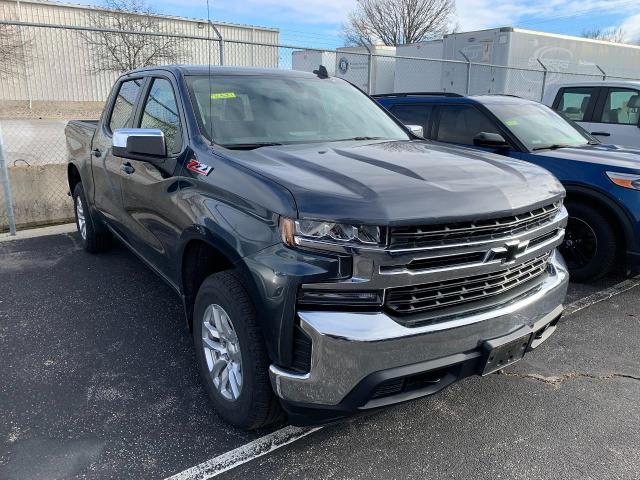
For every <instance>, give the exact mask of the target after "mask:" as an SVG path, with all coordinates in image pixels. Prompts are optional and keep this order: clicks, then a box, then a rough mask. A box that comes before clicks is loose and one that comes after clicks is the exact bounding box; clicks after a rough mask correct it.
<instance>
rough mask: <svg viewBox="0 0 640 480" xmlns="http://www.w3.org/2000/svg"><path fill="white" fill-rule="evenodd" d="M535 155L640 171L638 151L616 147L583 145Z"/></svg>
mask: <svg viewBox="0 0 640 480" xmlns="http://www.w3.org/2000/svg"><path fill="white" fill-rule="evenodd" d="M535 155H538V156H541V157H550V158H559V159H563V160H575V161H578V162H588V163H597V164H600V165H606V166H610V167H616V168H623V169H631V170H635V171H637V170H640V150H639V149H634V148H630V147H621V146H618V145H604V144H602V145H585V146H583V147H567V148H559V149H557V150H541V151H539V152H535Z"/></svg>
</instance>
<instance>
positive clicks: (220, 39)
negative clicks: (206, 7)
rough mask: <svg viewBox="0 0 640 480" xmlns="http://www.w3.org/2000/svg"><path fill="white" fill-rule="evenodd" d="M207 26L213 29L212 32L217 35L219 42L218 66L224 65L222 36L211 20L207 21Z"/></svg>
mask: <svg viewBox="0 0 640 480" xmlns="http://www.w3.org/2000/svg"><path fill="white" fill-rule="evenodd" d="M209 25H210V26H211V28H212V29H213V31H214V32H215V33H216V35H218V41H219V42H220V65H224V39H223V38H222V34H221V33H220V30H218V29H217V28H216V26H215V25H214V24H213V22H212V21H211V20H209Z"/></svg>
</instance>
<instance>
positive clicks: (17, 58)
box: [0, 21, 616, 231]
mask: <svg viewBox="0 0 640 480" xmlns="http://www.w3.org/2000/svg"><path fill="white" fill-rule="evenodd" d="M0 27H1V28H4V29H5V32H7V31H9V30H8V29H10V30H11V31H13V32H15V34H16V35H19V37H16V38H19V39H20V44H19V48H17V50H19V51H16V54H15V55H14V56H13V57H12V60H11V62H12V63H11V64H10V65H4V66H3V67H4V68H2V67H0V135H2V137H3V142H1V141H0V145H2V144H3V143H4V155H0V162H3V161H4V163H5V167H6V168H4V169H3V168H0V176H2V174H3V173H2V172H3V171H4V172H7V176H8V181H9V185H10V187H11V188H10V189H11V192H12V196H11V198H7V197H6V192H5V189H4V188H0V231H6V230H8V229H9V225H10V223H11V222H10V221H9V220H10V219H9V212H8V208H7V205H8V203H7V202H11V205H12V207H13V213H14V220H15V223H16V224H17V226H18V228H28V227H32V226H38V225H48V224H55V223H61V222H66V221H70V220H72V219H73V209H72V202H71V199H70V197H69V196H68V194H67V193H68V185H67V177H66V175H67V174H66V161H67V148H66V139H65V135H64V130H65V126H66V123H67V122H68V121H69V120H71V119H80V120H82V119H97V118H99V116H100V114H101V111H102V107H103V103H104V101H105V100H106V98H107V96H108V94H109V91H110V88H111V85H112V84H113V82H114V81H115V80H116V78H117V77H118V71H119V70H120V71H121V70H126V69H127V68H126V61H131V62H134V61H138V60H139V58H128V57H127V56H128V55H130V54H131V52H132V51H142V52H145V51H156V50H158V49H160V50H161V51H162V52H164V53H163V54H160V55H159V54H157V53H156V55H149V56H148V59H147V60H148V63H151V64H167V63H186V64H200V65H207V64H211V65H220V64H224V65H229V66H247V67H263V68H277V69H294V70H304V71H313V70H315V69H317V68H318V66H319V65H324V66H325V67H326V68H327V70H328V72H329V74H330V75H332V76H338V77H341V78H344V79H345V80H347V81H349V82H351V83H352V84H354V85H356V86H357V87H359V88H361V89H362V90H364V91H366V92H368V93H371V94H378V93H401V92H439V91H443V92H454V93H460V94H468V95H476V94H509V95H517V96H520V97H524V98H528V99H532V100H537V101H540V100H541V99H542V98H543V95H544V92H545V90H546V89H548V88H549V87H550V86H552V85H557V84H560V83H566V82H573V81H589V80H602V79H603V78H605V76H606V78H609V79H614V78H616V77H614V76H608V75H606V73H605V72H602V71H601V70H598V69H596V67H595V66H586V67H580V68H578V67H576V68H575V71H574V70H571V71H567V69H564V70H559V69H557V68H556V67H557V66H553V65H545V64H543V63H541V62H532V60H531V59H527V60H523V61H522V62H520V63H519V64H517V65H511V66H504V65H490V64H486V63H475V62H470V61H459V60H441V59H429V58H418V57H410V56H400V55H397V56H396V55H380V54H377V53H375V52H370V51H368V49H367V48H366V47H365V48H361V47H356V48H344V49H338V50H324V49H310V48H300V47H297V46H295V45H277V44H270V43H265V42H262V43H260V42H247V41H240V40H234V39H220V37H219V36H217V34H216V32H215V28H214V27H212V28H211V29H209V28H207V29H205V30H204V31H203V32H202V33H201V35H183V34H174V33H167V32H163V33H149V32H147V33H140V32H132V31H121V30H111V29H95V28H92V27H73V26H68V25H64V26H63V25H44V24H36V23H28V22H9V21H0ZM8 38H10V36H9V35H2V36H0V51H1V50H2V48H3V47H6V46H7V45H1V43H2V42H3V41H5V42H7V41H8V40H7V39H8ZM162 49H164V50H162ZM118 62H120V63H118ZM122 62H125V63H124V64H123V63H122ZM0 167H2V165H0ZM0 180H2V178H0ZM4 180H6V178H5V179H4ZM5 183H6V182H5ZM0 185H3V183H2V182H0Z"/></svg>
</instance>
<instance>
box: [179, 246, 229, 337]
mask: <svg viewBox="0 0 640 480" xmlns="http://www.w3.org/2000/svg"><path fill="white" fill-rule="evenodd" d="M232 268H235V267H234V265H233V262H231V261H230V260H229V259H228V258H227V256H226V255H224V254H223V253H222V252H221V251H220V250H218V249H217V248H215V247H213V246H212V245H211V244H209V243H206V242H204V241H202V240H192V241H190V242H189V243H188V244H187V246H186V247H185V249H184V253H183V255H182V293H183V295H184V307H185V314H186V316H187V322H188V324H189V328H192V323H193V306H194V303H195V300H196V295H197V294H198V290H199V289H200V285H202V282H204V280H205V279H206V278H207V277H208V276H209V275H212V274H214V273H217V272H221V271H223V270H230V269H232Z"/></svg>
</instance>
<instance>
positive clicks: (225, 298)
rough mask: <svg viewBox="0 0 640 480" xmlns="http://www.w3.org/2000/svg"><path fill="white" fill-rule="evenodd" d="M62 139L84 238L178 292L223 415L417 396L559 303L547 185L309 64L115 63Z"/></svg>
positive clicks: (322, 415) (555, 233) (345, 411)
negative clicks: (108, 80) (434, 139)
mask: <svg viewBox="0 0 640 480" xmlns="http://www.w3.org/2000/svg"><path fill="white" fill-rule="evenodd" d="M66 136H67V145H68V150H69V165H68V169H69V170H68V172H69V188H70V191H71V193H72V196H73V199H74V202H75V211H76V218H77V225H78V230H79V232H80V236H81V238H82V242H83V245H84V247H85V249H86V250H87V251H89V252H98V251H100V250H103V249H105V248H108V246H109V244H110V242H111V241H112V240H113V239H114V238H116V239H118V240H119V241H121V242H122V243H124V244H125V245H126V246H127V247H129V248H130V249H131V250H132V251H133V252H134V253H135V254H136V255H137V256H138V257H140V259H141V260H142V261H143V262H145V263H146V264H147V265H149V267H150V268H152V269H153V270H154V271H155V272H157V273H158V275H160V276H161V277H162V278H163V279H164V280H166V282H167V283H168V284H169V285H171V286H172V287H173V288H174V289H175V291H176V293H177V294H178V295H179V296H180V298H181V299H182V303H183V305H184V312H185V317H186V321H187V324H188V326H189V328H190V329H191V330H192V332H193V340H194V344H195V352H196V357H197V362H198V366H199V369H200V371H201V374H202V379H203V382H204V385H205V388H206V390H207V392H208V394H209V396H210V398H211V401H212V403H213V405H214V407H215V409H216V411H217V412H218V413H219V414H220V415H221V416H222V417H223V418H225V419H226V420H227V421H229V422H230V423H232V424H234V425H236V426H239V427H242V428H247V429H250V428H256V427H260V426H263V425H266V424H268V423H270V422H273V421H274V420H276V419H278V418H280V417H281V416H282V412H283V410H284V411H285V412H286V413H288V415H289V419H290V421H291V422H292V423H294V424H310V423H321V422H328V421H332V420H335V419H338V418H341V417H344V416H345V415H349V414H352V413H355V412H358V411H364V410H370V409H374V408H378V407H382V406H386V405H390V404H394V403H398V402H402V401H406V400H409V399H413V398H416V397H421V396H424V395H430V394H433V393H435V392H438V391H440V390H441V389H443V388H445V387H446V386H448V385H450V384H451V383H452V382H454V381H456V380H458V379H460V378H463V377H466V376H469V375H472V374H481V375H486V374H488V373H491V372H494V371H496V370H499V369H501V368H503V367H505V366H506V365H509V364H511V363H513V362H515V361H517V360H519V359H521V358H522V357H523V355H525V353H526V352H528V351H530V350H532V349H534V348H536V347H538V346H539V345H540V344H541V343H542V342H543V341H545V340H546V339H547V338H548V337H549V335H551V334H552V333H553V331H554V330H555V329H556V324H557V322H558V320H559V318H560V315H561V314H562V309H563V307H562V303H563V301H564V297H565V293H566V288H567V281H568V275H567V270H566V267H565V264H564V262H563V260H562V258H561V256H560V255H559V254H558V253H557V252H556V247H557V246H558V245H559V244H560V243H561V242H562V239H563V235H564V229H565V226H566V222H567V213H566V210H565V209H564V207H563V204H562V202H563V197H564V190H563V188H562V186H561V185H560V183H559V182H558V181H557V180H556V179H555V178H554V177H553V176H552V175H551V174H549V173H548V172H547V171H546V170H543V169H541V168H539V167H536V166H534V165H530V164H527V163H523V162H520V161H517V160H511V159H505V158H501V157H497V156H494V155H491V154H487V153H484V152H480V151H474V150H470V149H465V148H458V147H451V146H445V145H437V144H434V143H431V142H428V141H425V140H423V139H421V138H419V137H418V136H416V135H415V130H413V129H412V128H408V127H406V126H404V125H402V124H400V123H399V122H398V121H397V120H396V119H395V118H393V117H392V116H391V115H390V114H388V113H386V111H385V110H384V109H382V108H381V107H379V106H378V105H377V104H376V103H375V102H374V101H373V100H371V99H370V98H369V97H368V96H367V95H365V94H364V93H362V92H361V91H359V90H358V89H357V88H355V87H353V86H352V85H350V84H348V83H346V82H344V81H342V80H340V79H336V78H329V77H328V76H327V75H326V72H325V71H324V69H319V70H318V72H317V74H316V75H314V74H310V73H302V72H294V71H275V70H256V69H244V68H222V67H215V68H211V69H210V70H209V69H208V68H206V67H186V66H167V67H157V68H148V69H143V70H136V71H132V72H129V73H126V74H124V75H122V76H121V77H120V78H119V79H118V80H117V82H116V83H115V85H114V87H113V91H112V93H111V95H110V96H109V99H108V100H107V103H106V107H105V110H104V113H103V114H102V118H101V119H100V121H99V122H79V121H71V122H69V125H68V127H67V130H66ZM114 300H117V299H114Z"/></svg>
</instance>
